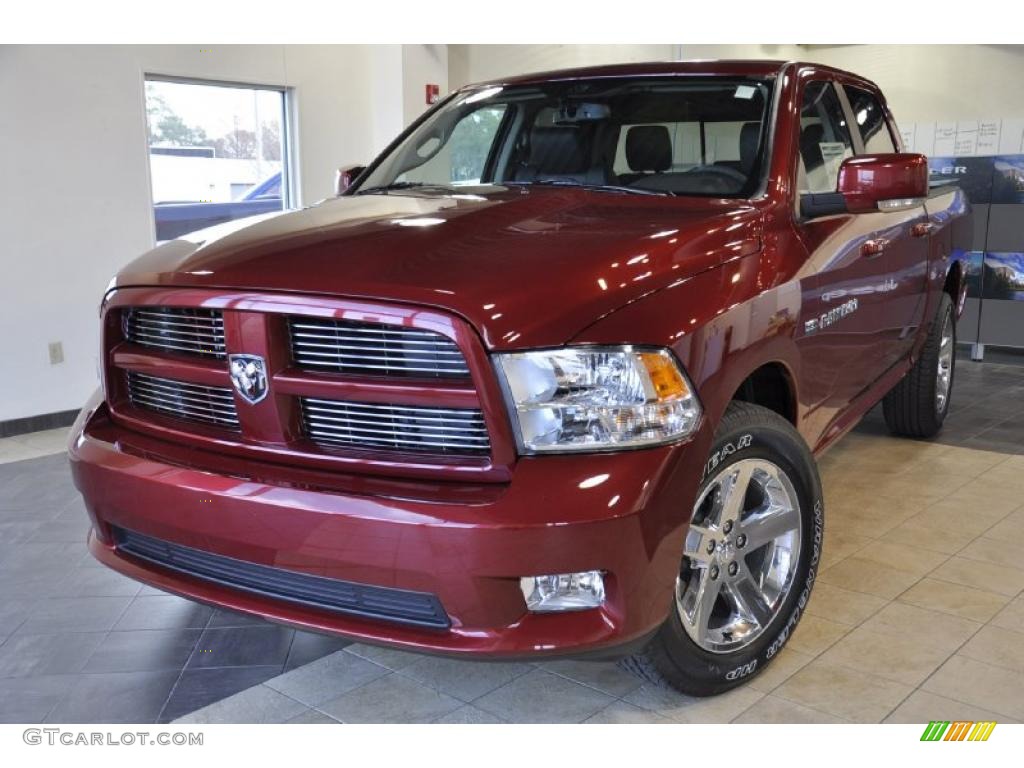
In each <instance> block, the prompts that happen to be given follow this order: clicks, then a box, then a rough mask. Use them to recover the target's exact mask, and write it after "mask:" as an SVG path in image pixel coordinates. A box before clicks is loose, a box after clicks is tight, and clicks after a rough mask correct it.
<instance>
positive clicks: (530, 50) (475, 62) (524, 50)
mask: <svg viewBox="0 0 1024 768" xmlns="http://www.w3.org/2000/svg"><path fill="white" fill-rule="evenodd" d="M448 56H449V72H448V80H449V84H450V85H451V87H452V88H453V89H454V88H461V87H462V86H464V85H467V84H469V83H479V82H484V81H486V80H497V79H500V78H502V77H508V76H510V75H522V74H526V73H528V72H544V71H546V70H549V69H562V68H565V67H586V66H591V65H596V64H619V63H624V62H634V61H665V60H669V59H678V58H679V46H678V45H449V46H448Z"/></svg>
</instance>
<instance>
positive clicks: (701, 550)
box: [683, 525, 714, 564]
mask: <svg viewBox="0 0 1024 768" xmlns="http://www.w3.org/2000/svg"><path fill="white" fill-rule="evenodd" d="M712 541H714V538H713V536H712V533H711V530H710V529H709V528H707V527H705V526H702V525H691V526H690V530H689V531H687V533H686V544H685V545H684V546H683V555H684V556H685V557H687V558H689V560H690V562H691V564H700V563H707V562H708V561H709V560H710V559H711V553H709V552H708V544H709V543H710V542H712ZM712 551H713V550H712Z"/></svg>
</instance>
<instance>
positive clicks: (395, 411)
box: [301, 397, 491, 456]
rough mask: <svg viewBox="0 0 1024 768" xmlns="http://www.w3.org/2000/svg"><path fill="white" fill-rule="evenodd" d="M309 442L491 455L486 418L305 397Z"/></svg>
mask: <svg viewBox="0 0 1024 768" xmlns="http://www.w3.org/2000/svg"><path fill="white" fill-rule="evenodd" d="M301 401H302V416H303V421H304V423H305V428H306V434H307V436H308V437H309V439H310V440H312V441H313V442H314V443H317V444H318V445H321V446H324V447H334V446H340V447H356V448H371V449H378V450H391V451H416V452H419V451H423V452H428V453H440V454H452V455H461V456H471V455H479V454H487V453H489V452H490V447H491V446H490V440H489V438H488V435H487V426H486V425H485V424H484V417H483V414H482V413H481V412H480V411H478V410H472V409H462V408H423V407H419V406H409V405H378V404H375V403H353V402H344V401H341V400H321V399H318V398H313V397H303V398H301Z"/></svg>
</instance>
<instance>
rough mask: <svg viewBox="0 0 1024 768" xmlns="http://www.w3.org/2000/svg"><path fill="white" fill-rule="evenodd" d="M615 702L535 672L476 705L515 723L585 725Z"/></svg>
mask: <svg viewBox="0 0 1024 768" xmlns="http://www.w3.org/2000/svg"><path fill="white" fill-rule="evenodd" d="M612 700H613V699H612V697H611V696H608V695H606V694H604V693H601V692H600V691H596V690H594V689H593V688H588V687H587V686H584V685H580V684H579V683H574V682H573V681H571V680H568V679H566V678H564V677H561V676H559V675H555V674H552V673H550V672H545V671H544V670H541V669H536V670H534V671H533V672H530V673H529V674H527V675H523V676H522V677H518V678H516V679H515V680H513V681H512V682H511V683H509V684H508V685H505V686H503V687H501V688H499V689H498V690H496V691H492V692H491V693H489V694H487V695H486V696H483V697H481V698H479V699H477V700H476V702H474V703H475V704H476V706H478V707H480V708H481V709H485V710H487V711H488V712H491V713H493V714H495V715H498V717H500V718H502V719H504V720H508V721H509V722H513V723H582V722H583V721H584V720H586V719H587V718H588V717H592V716H593V715H595V714H597V713H598V712H599V711H600V710H602V709H604V708H605V707H607V706H608V705H609V704H611V703H612Z"/></svg>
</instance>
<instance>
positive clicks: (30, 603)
mask: <svg viewBox="0 0 1024 768" xmlns="http://www.w3.org/2000/svg"><path fill="white" fill-rule="evenodd" d="M35 604H36V601H35V600H29V599H27V598H20V599H9V600H0V635H9V634H11V633H12V632H14V631H15V630H16V629H17V628H18V627H20V626H21V625H22V623H23V622H24V621H25V619H27V618H28V615H29V614H30V613H31V612H32V609H33V608H34V607H35Z"/></svg>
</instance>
